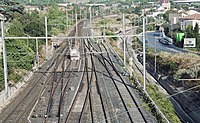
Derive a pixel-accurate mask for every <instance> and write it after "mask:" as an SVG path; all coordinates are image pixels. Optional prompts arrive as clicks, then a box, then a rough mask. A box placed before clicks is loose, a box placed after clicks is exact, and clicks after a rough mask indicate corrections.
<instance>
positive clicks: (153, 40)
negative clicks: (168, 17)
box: [139, 32, 187, 53]
mask: <svg viewBox="0 0 200 123" xmlns="http://www.w3.org/2000/svg"><path fill="white" fill-rule="evenodd" d="M154 34H158V35H159V34H160V32H146V41H147V42H146V46H148V47H151V48H155V47H156V50H157V51H166V52H172V53H181V52H187V51H186V50H183V49H181V48H178V47H176V46H174V45H173V44H170V45H165V44H162V43H160V42H159V41H158V38H159V37H157V36H154ZM139 39H140V41H142V37H139Z"/></svg>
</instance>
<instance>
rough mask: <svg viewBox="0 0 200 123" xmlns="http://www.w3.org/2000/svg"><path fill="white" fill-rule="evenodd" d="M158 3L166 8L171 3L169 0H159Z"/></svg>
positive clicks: (169, 6) (168, 7)
mask: <svg viewBox="0 0 200 123" xmlns="http://www.w3.org/2000/svg"><path fill="white" fill-rule="evenodd" d="M160 5H161V6H162V7H163V8H164V9H167V10H169V9H170V8H171V3H170V2H169V0H160Z"/></svg>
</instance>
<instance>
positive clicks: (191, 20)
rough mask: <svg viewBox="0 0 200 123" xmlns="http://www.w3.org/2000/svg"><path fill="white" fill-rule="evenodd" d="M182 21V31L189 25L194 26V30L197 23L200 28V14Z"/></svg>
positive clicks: (181, 19)
mask: <svg viewBox="0 0 200 123" xmlns="http://www.w3.org/2000/svg"><path fill="white" fill-rule="evenodd" d="M180 21H181V30H185V29H186V28H187V27H188V26H189V25H192V26H193V28H194V27H195V25H196V23H197V24H198V25H199V27H200V14H193V15H189V16H185V17H182V18H180ZM199 33H200V30H199Z"/></svg>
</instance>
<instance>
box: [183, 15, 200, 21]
mask: <svg viewBox="0 0 200 123" xmlns="http://www.w3.org/2000/svg"><path fill="white" fill-rule="evenodd" d="M181 19H183V20H200V14H193V15H189V16H185V17H182V18H181Z"/></svg>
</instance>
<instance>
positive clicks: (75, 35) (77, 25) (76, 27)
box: [75, 13, 78, 36]
mask: <svg viewBox="0 0 200 123" xmlns="http://www.w3.org/2000/svg"><path fill="white" fill-rule="evenodd" d="M75 36H78V20H77V13H76V34H75Z"/></svg>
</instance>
